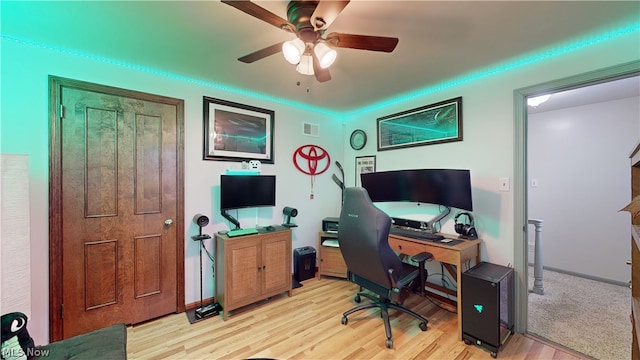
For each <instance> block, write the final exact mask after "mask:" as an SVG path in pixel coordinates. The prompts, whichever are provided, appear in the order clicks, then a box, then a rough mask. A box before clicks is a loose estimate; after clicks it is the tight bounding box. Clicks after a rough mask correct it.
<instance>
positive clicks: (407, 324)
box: [127, 278, 581, 360]
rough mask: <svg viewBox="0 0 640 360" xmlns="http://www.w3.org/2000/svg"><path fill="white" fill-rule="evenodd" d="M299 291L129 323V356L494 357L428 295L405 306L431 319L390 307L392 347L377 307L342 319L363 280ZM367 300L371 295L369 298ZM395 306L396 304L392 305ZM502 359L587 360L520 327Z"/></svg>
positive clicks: (307, 285)
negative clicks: (228, 309) (232, 308)
mask: <svg viewBox="0 0 640 360" xmlns="http://www.w3.org/2000/svg"><path fill="white" fill-rule="evenodd" d="M303 284H304V285H303V287H301V288H298V289H294V290H293V296H292V297H287V296H286V295H282V296H278V297H276V298H272V299H270V300H267V301H263V302H261V303H259V304H257V305H255V306H250V307H247V308H244V309H242V310H239V311H237V312H236V313H235V314H233V315H232V316H231V317H229V319H228V320H227V321H222V318H221V317H220V316H216V317H212V318H208V319H205V320H203V321H200V322H196V323H194V324H189V321H188V320H187V316H186V314H185V313H181V314H174V315H169V316H166V317H164V318H160V319H157V320H154V321H151V322H148V323H144V324H140V325H136V326H130V327H128V330H127V336H128V340H127V353H128V356H129V359H247V358H272V359H403V360H404V359H447V360H453V359H459V360H461V359H489V360H491V356H490V355H489V352H488V351H486V350H484V349H482V348H479V347H476V346H472V345H465V344H464V342H462V341H458V339H457V331H456V329H457V328H456V327H457V317H456V315H455V314H454V313H452V312H451V311H449V310H445V309H442V308H440V307H438V306H436V305H434V304H433V303H431V302H430V301H428V300H423V299H421V298H420V297H418V296H411V297H410V298H409V299H408V300H407V301H405V303H404V305H405V306H407V307H409V308H411V309H412V310H414V311H417V312H418V313H419V314H422V315H424V316H426V317H427V319H429V326H428V330H427V331H425V332H423V331H420V329H419V327H418V323H419V322H418V321H417V320H415V319H414V318H412V317H411V316H409V315H406V314H399V313H397V312H392V313H391V319H392V328H393V329H392V331H393V340H394V348H393V349H387V348H386V347H385V339H386V338H385V335H384V325H383V323H382V320H381V319H380V317H379V315H378V313H377V312H374V310H368V311H363V312H360V313H357V314H353V315H351V316H350V317H349V323H348V324H347V325H346V326H345V325H342V324H341V323H340V319H341V318H342V312H343V311H345V310H348V309H350V308H351V307H353V306H355V305H356V303H355V302H354V300H353V296H354V294H355V293H356V290H357V289H358V287H357V286H356V285H354V284H351V283H349V282H347V281H345V280H339V279H332V278H322V279H320V280H318V279H310V280H306V281H304V282H303ZM363 301H367V300H366V299H363ZM392 311H393V310H392ZM498 359H501V360H508V359H531V360H535V359H545V360H547V359H581V357H578V356H576V354H571V353H569V352H567V351H565V350H561V349H558V348H555V347H552V346H550V345H547V344H544V343H542V342H539V341H536V340H534V339H532V338H530V337H527V336H523V335H521V334H515V335H512V336H511V337H510V338H509V339H508V340H507V342H506V344H505V346H504V347H503V348H502V349H501V350H500V351H499V352H498Z"/></svg>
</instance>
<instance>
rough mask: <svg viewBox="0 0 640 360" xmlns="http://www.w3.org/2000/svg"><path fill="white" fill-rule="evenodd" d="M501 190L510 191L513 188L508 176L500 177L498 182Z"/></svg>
mask: <svg viewBox="0 0 640 360" xmlns="http://www.w3.org/2000/svg"><path fill="white" fill-rule="evenodd" d="M498 190H499V191H509V190H511V181H510V180H509V178H508V177H503V178H500V182H499V183H498Z"/></svg>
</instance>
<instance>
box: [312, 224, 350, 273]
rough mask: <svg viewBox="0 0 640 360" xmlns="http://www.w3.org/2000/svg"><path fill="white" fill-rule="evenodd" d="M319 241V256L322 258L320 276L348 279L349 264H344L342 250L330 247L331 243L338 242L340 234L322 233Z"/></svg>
mask: <svg viewBox="0 0 640 360" xmlns="http://www.w3.org/2000/svg"><path fill="white" fill-rule="evenodd" d="M318 239H319V241H318V256H319V258H320V265H319V266H318V275H320V276H322V275H326V276H335V277H340V278H345V279H346V278H347V264H345V263H344V258H342V253H341V252H340V248H339V247H335V246H330V245H329V243H335V242H337V240H338V234H335V233H327V232H324V231H322V232H320V234H319V235H318Z"/></svg>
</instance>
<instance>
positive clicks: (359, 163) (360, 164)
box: [355, 155, 376, 186]
mask: <svg viewBox="0 0 640 360" xmlns="http://www.w3.org/2000/svg"><path fill="white" fill-rule="evenodd" d="M373 172H376V156H375V155H370V156H357V157H356V183H355V184H356V186H362V181H360V174H368V173H373Z"/></svg>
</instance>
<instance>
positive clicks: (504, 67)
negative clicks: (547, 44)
mask: <svg viewBox="0 0 640 360" xmlns="http://www.w3.org/2000/svg"><path fill="white" fill-rule="evenodd" d="M639 30H640V23H637V24H634V25H631V26H627V27H623V28H621V29H618V30H615V31H612V32H609V33H606V34H602V35H598V36H595V37H592V38H588V39H585V40H581V41H578V42H575V43H573V44H569V45H565V46H561V47H558V48H555V49H551V50H547V51H544V52H542V53H539V54H534V55H530V56H527V57H524V58H522V59H520V60H516V61H512V62H508V63H505V64H501V65H498V66H495V67H492V68H489V69H486V70H482V71H478V72H474V73H470V74H467V75H463V76H460V77H457V78H454V79H452V80H449V81H445V82H443V83H440V84H437V85H434V86H430V87H425V88H423V89H419V90H416V91H413V92H409V93H406V94H403V95H399V96H395V97H392V98H389V99H387V100H384V101H380V102H377V103H373V104H371V105H369V106H365V107H363V108H360V109H358V110H354V111H351V112H345V113H340V112H336V111H333V110H329V109H325V108H320V107H316V106H310V105H307V104H303V103H300V102H295V101H291V100H287V99H282V98H278V97H274V96H270V95H266V94H262V93H257V92H253V91H248V90H244V89H240V88H236V87H232V86H228V85H224V84H219V83H215V82H209V81H204V80H199V79H194V78H190V77H187V76H183V75H178V74H174V73H170V72H167V71H162V70H158V69H154V68H150V67H146V66H142V65H137V64H133V63H128V62H125V61H121V60H116V59H111V58H107V57H103V56H99V55H94V54H89V53H85V52H82V51H77V50H72V49H65V48H61V47H56V46H53V45H48V44H44V43H38V42H34V41H29V40H25V39H20V38H17V37H13V36H10V35H5V34H0V39H3V40H7V41H13V42H16V43H19V44H23V45H29V46H36V47H39V48H43V49H47V50H53V51H57V52H61V53H65V54H70V55H75V56H80V57H84V58H88V59H91V60H96V61H100V62H104V63H108V64H112V65H117V66H121V67H125V68H130V69H134V70H138V71H143V72H147V73H150V74H154V75H159V76H163V77H166V78H170V79H175V80H179V81H184V82H188V83H192V84H196V85H200V86H205V87H209V88H213V89H218V90H223V91H228V92H232V93H237V94H241V95H246V96H250V97H254V98H258V99H264V100H267V101H272V102H275V103H279V104H283V105H287V106H291V107H295V108H299V109H303V110H308V111H313V112H317V113H321V114H325V115H329V116H333V117H337V118H339V119H343V118H346V117H350V116H354V115H359V114H364V113H367V112H371V111H373V110H377V109H380V108H384V107H387V106H391V105H394V104H398V103H402V102H406V101H409V100H412V99H415V98H418V97H422V96H425V95H429V94H433V93H436V92H439V91H442V90H445V89H448V88H452V87H455V86H458V85H463V84H466V83H469V82H472V81H474V80H478V79H482V78H486V77H488V76H491V75H494V74H499V73H503V72H506V71H509V70H512V69H516V68H519V67H522V66H525V65H529V64H532V63H535V62H538V61H542V60H545V59H548V58H551V57H555V56H558V55H562V54H566V53H569V52H572V51H574V50H578V49H582V48H585V47H588V46H591V45H595V44H598V43H601V42H604V41H608V40H611V39H614V38H617V37H620V36H624V35H629V34H631V33H634V32H637V31H639Z"/></svg>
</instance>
